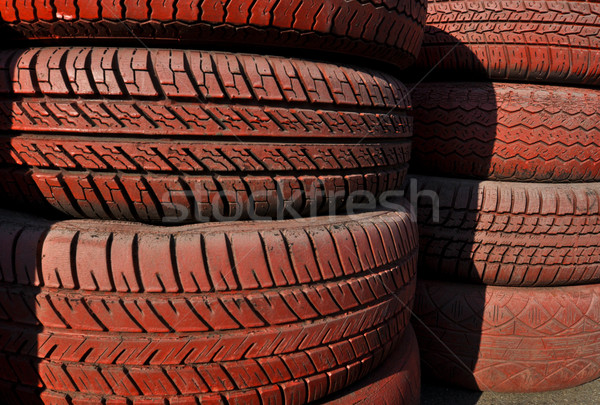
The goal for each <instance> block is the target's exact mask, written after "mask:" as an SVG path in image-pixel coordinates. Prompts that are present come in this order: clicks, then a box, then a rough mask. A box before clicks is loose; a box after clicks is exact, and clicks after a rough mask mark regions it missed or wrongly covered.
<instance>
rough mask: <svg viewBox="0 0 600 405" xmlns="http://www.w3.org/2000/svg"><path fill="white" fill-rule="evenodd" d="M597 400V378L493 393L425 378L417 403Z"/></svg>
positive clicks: (515, 404)
mask: <svg viewBox="0 0 600 405" xmlns="http://www.w3.org/2000/svg"><path fill="white" fill-rule="evenodd" d="M599 403H600V380H596V381H594V382H591V383H589V384H585V385H582V386H580V387H576V388H571V389H568V390H563V391H553V392H545V393H540V394H497V393H492V392H484V393H481V392H473V391H467V390H462V389H456V388H449V387H446V386H443V385H441V384H438V383H435V382H430V381H425V382H423V388H422V391H421V405H446V404H448V405H450V404H452V405H475V404H477V405H492V404H493V405H552V404H571V405H587V404H590V405H596V404H599Z"/></svg>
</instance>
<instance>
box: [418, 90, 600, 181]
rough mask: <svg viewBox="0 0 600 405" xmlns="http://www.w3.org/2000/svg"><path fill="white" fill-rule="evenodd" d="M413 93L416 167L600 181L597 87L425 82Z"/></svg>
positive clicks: (497, 176)
mask: <svg viewBox="0 0 600 405" xmlns="http://www.w3.org/2000/svg"><path fill="white" fill-rule="evenodd" d="M409 87H411V86H409ZM411 95H412V99H413V105H414V116H415V134H414V138H413V159H412V161H411V170H412V171H413V172H415V173H420V174H431V175H439V174H442V173H443V175H444V176H448V177H470V178H477V179H484V180H485V179H489V180H505V181H531V182H541V181H543V182H583V181H600V155H599V154H598V153H597V151H598V150H600V128H599V127H598V122H600V91H598V90H593V89H583V88H573V87H563V86H560V87H559V86H546V85H531V84H512V83H481V82H480V83H476V82H468V83H423V84H420V85H419V86H418V87H416V89H415V90H414V91H413V92H412V93H411Z"/></svg>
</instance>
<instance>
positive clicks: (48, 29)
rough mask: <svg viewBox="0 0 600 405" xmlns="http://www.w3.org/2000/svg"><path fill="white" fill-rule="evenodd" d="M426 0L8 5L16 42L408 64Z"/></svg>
mask: <svg viewBox="0 0 600 405" xmlns="http://www.w3.org/2000/svg"><path fill="white" fill-rule="evenodd" d="M426 11H427V10H426V2H425V1H422V0H384V1H381V0H310V1H301V0H258V1H246V0H234V1H223V0H169V1H156V0H150V1H147V2H144V3H143V4H142V3H139V2H137V1H134V0H125V1H121V2H117V1H113V0H108V1H106V0H102V1H99V2H92V1H88V0H72V1H67V2H64V1H54V0H53V1H48V2H44V3H38V2H32V3H28V2H18V3H14V2H8V1H3V2H1V3H0V15H1V16H2V31H1V32H2V34H3V37H4V38H10V39H11V40H12V41H15V40H22V41H25V40H27V41H31V40H44V41H45V42H46V43H50V44H52V43H56V42H57V41H61V42H62V43H64V42H65V41H68V40H78V41H87V42H88V43H89V42H90V41H96V42H104V43H105V42H109V43H115V42H120V43H124V44H134V45H139V42H140V41H142V42H144V43H145V44H148V45H149V46H152V45H153V44H166V45H170V46H173V45H174V46H179V45H180V44H185V45H194V47H197V46H198V45H218V46H219V47H221V48H223V47H224V46H226V45H228V44H229V45H237V46H263V47H279V48H300V49H312V50H319V51H324V52H339V53H346V54H349V55H360V56H364V57H370V58H375V59H380V60H384V61H386V62H391V63H395V64H397V65H399V66H400V67H405V66H408V65H409V64H411V63H412V62H414V58H415V56H416V54H417V53H418V51H419V49H420V46H421V41H422V38H423V26H424V22H425V14H426Z"/></svg>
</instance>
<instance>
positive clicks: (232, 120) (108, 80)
mask: <svg viewBox="0 0 600 405" xmlns="http://www.w3.org/2000/svg"><path fill="white" fill-rule="evenodd" d="M0 95H2V96H3V97H2V101H0V107H1V108H0V110H1V111H0V126H2V127H3V128H4V129H5V131H3V134H2V136H0V150H1V152H0V162H1V163H2V164H1V165H0V173H1V174H2V176H0V178H1V180H0V191H2V192H3V193H4V195H7V196H9V197H11V198H12V199H15V200H17V201H19V202H25V203H26V202H32V201H33V202H40V203H45V204H46V205H49V206H51V207H53V209H54V210H57V211H59V212H62V213H65V214H67V215H69V216H72V217H76V218H93V219H118V220H130V221H137V222H148V223H162V222H177V223H183V222H207V221H212V220H226V219H230V220H235V219H248V218H253V219H255V218H257V217H259V218H261V217H267V218H286V217H290V216H291V215H292V214H293V213H297V214H299V215H300V216H308V215H314V214H318V213H329V212H337V211H339V210H340V209H341V208H343V206H344V203H345V202H346V201H347V198H348V196H350V195H352V194H353V193H357V192H369V193H371V194H373V195H375V196H377V195H379V194H381V193H382V192H384V191H387V190H393V189H397V188H399V187H400V186H401V184H402V181H403V180H404V176H405V173H406V169H407V163H408V160H409V155H410V137H411V136H412V118H411V117H410V116H409V115H408V114H407V113H408V111H409V109H410V99H409V96H408V93H407V89H406V87H405V86H404V85H403V84H402V83H400V82H399V81H398V80H397V79H395V78H394V77H392V76H390V75H387V74H383V73H379V72H376V71H370V70H365V69H361V68H355V67H351V66H335V65H331V64H327V63H320V62H310V61H305V60H299V59H288V58H280V57H269V56H258V55H246V54H230V53H221V52H202V51H191V50H190V51H182V50H162V49H151V50H149V49H139V48H121V49H117V48H93V47H92V48H90V47H87V48H68V47H56V48H53V47H48V48H29V49H25V50H12V51H2V52H0ZM290 212H291V213H292V214H290Z"/></svg>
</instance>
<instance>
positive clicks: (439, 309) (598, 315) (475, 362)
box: [415, 281, 600, 392]
mask: <svg viewBox="0 0 600 405" xmlns="http://www.w3.org/2000/svg"><path fill="white" fill-rule="evenodd" d="M415 316H416V317H418V319H420V320H421V321H422V322H423V323H419V322H415V330H416V332H417V337H418V339H419V346H420V349H421V356H422V357H421V358H422V361H423V363H422V364H423V372H424V373H425V372H426V373H431V374H433V375H435V376H436V377H438V378H440V379H442V380H445V381H447V382H451V383H453V384H456V385H460V386H463V387H466V388H469V389H474V390H480V391H496V392H541V391H552V390H559V389H565V388H570V387H575V386H577V385H581V384H584V383H586V382H589V381H593V380H595V379H596V378H598V377H600V285H598V284H594V285H582V286H570V287H555V288H510V287H484V286H476V285H469V284H452V283H443V282H438V281H419V285H418V288H417V297H416V299H415ZM441 342H443V344H442V343H441ZM457 357H458V358H457Z"/></svg>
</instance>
